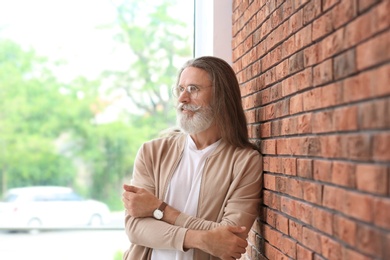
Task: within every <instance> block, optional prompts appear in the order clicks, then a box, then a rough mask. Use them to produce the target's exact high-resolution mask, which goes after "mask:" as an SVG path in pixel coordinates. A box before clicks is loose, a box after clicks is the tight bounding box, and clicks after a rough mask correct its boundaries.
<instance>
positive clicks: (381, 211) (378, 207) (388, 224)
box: [374, 197, 390, 230]
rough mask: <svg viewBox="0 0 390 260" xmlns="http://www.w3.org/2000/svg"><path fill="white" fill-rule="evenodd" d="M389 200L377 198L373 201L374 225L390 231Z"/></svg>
mask: <svg viewBox="0 0 390 260" xmlns="http://www.w3.org/2000/svg"><path fill="white" fill-rule="evenodd" d="M389 212H390V198H389V197H387V198H377V199H376V200H375V214H374V223H375V224H376V225H377V226H379V227H382V228H385V229H387V230H390V214H389Z"/></svg>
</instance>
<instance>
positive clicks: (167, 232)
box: [125, 144, 187, 251]
mask: <svg viewBox="0 0 390 260" xmlns="http://www.w3.org/2000/svg"><path fill="white" fill-rule="evenodd" d="M147 149H149V147H146V146H145V144H144V145H142V146H141V148H140V149H139V151H138V153H137V156H136V159H135V162H134V171H133V179H132V185H135V186H137V187H142V188H145V189H147V190H148V191H150V192H152V193H153V194H155V190H156V188H155V180H154V178H153V170H152V169H153V168H152V165H150V164H151V163H150V162H146V161H145V158H146V157H148V156H145V153H147V152H146V151H147ZM125 229H126V234H127V236H128V238H129V240H130V242H131V243H133V244H137V245H141V246H145V247H149V248H154V249H176V250H180V251H184V249H183V244H184V237H185V233H186V232H187V229H186V228H183V227H179V226H174V225H170V224H168V223H165V222H163V221H160V220H156V219H154V218H151V217H150V218H133V217H131V216H130V215H127V214H126V217H125Z"/></svg>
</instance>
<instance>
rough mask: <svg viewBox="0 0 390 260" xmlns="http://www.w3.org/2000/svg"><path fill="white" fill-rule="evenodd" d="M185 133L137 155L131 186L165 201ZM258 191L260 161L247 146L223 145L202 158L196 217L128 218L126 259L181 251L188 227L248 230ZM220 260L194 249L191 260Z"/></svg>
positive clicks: (154, 143) (157, 142) (155, 142)
mask: <svg viewBox="0 0 390 260" xmlns="http://www.w3.org/2000/svg"><path fill="white" fill-rule="evenodd" d="M185 138H186V135H184V134H177V135H175V136H171V137H167V138H161V139H156V140H152V141H150V142H147V143H145V144H143V145H142V146H141V148H140V150H139V151H138V154H137V157H136V160H135V164H134V172H133V180H132V185H135V186H138V187H143V188H145V189H147V190H149V191H151V192H152V193H153V194H155V195H156V196H157V197H158V198H159V199H162V198H165V194H166V192H167V187H168V184H169V180H170V179H171V177H172V174H173V173H174V171H175V169H176V167H177V165H178V163H179V161H180V159H181V156H182V154H183V148H184V144H185ZM261 187H262V159H261V155H260V154H259V152H258V151H255V150H253V149H251V148H246V149H243V148H236V147H233V146H231V145H229V144H227V143H226V142H223V141H222V142H221V143H220V145H219V146H218V147H217V148H216V149H215V151H214V152H213V153H212V155H210V157H209V158H208V159H207V160H206V163H205V166H204V171H203V175H202V181H201V187H200V194H199V204H198V213H197V217H192V216H188V215H186V214H184V213H181V214H180V215H179V217H178V218H177V220H176V223H175V225H170V224H168V223H166V222H163V221H159V220H155V219H154V218H133V217H130V216H126V218H125V228H126V233H127V236H128V237H129V240H130V242H131V245H130V248H129V249H128V250H127V251H126V252H125V254H124V256H123V259H125V260H148V259H150V256H151V252H152V250H151V248H155V249H176V250H181V251H183V250H184V249H183V242H184V236H185V234H186V231H187V229H195V230H209V229H212V228H215V227H218V226H221V225H238V226H246V228H247V231H249V230H250V228H251V226H252V225H253V222H254V221H255V219H256V217H257V215H258V208H259V202H260V190H261ZM203 259H209V260H214V259H218V258H216V257H213V256H211V255H209V254H207V253H205V252H203V251H201V250H197V249H195V250H194V260H203Z"/></svg>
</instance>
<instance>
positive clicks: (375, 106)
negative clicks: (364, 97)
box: [359, 81, 390, 129]
mask: <svg viewBox="0 0 390 260" xmlns="http://www.w3.org/2000/svg"><path fill="white" fill-rule="evenodd" d="M389 82H390V81H389ZM389 111H390V98H387V99H384V100H383V99H382V100H375V101H372V102H366V103H363V104H361V105H359V116H360V129H381V128H390V117H389Z"/></svg>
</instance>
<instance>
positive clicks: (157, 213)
mask: <svg viewBox="0 0 390 260" xmlns="http://www.w3.org/2000/svg"><path fill="white" fill-rule="evenodd" d="M153 217H155V218H156V219H162V217H163V212H162V211H161V210H159V209H156V210H155V211H153Z"/></svg>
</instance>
